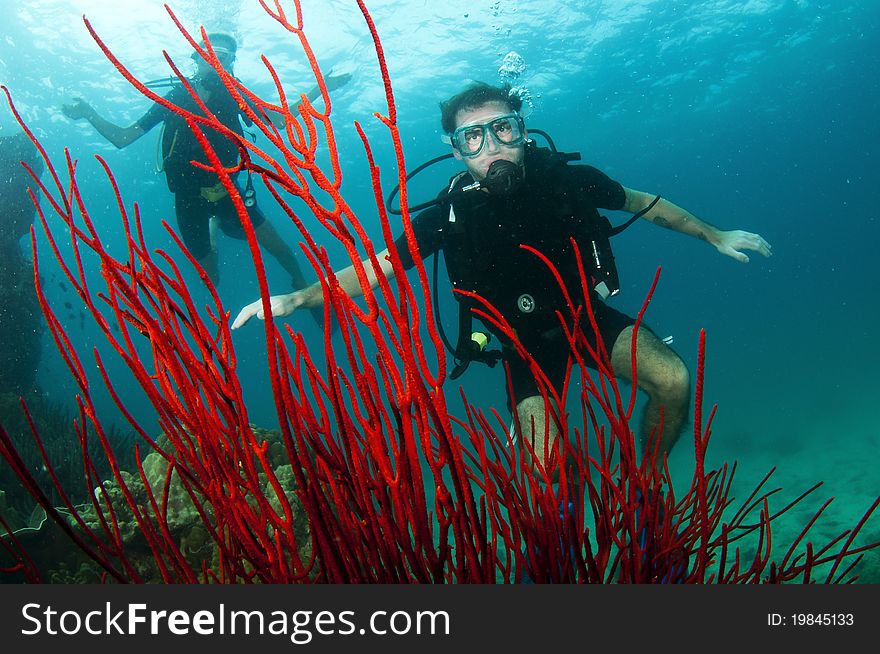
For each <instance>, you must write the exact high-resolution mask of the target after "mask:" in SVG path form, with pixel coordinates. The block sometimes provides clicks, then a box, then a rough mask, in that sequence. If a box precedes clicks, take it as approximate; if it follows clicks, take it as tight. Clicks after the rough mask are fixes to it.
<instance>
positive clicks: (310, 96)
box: [248, 71, 351, 129]
mask: <svg viewBox="0 0 880 654" xmlns="http://www.w3.org/2000/svg"><path fill="white" fill-rule="evenodd" d="M350 79H351V73H343V74H341V75H334V74H333V73H332V71H331V73H330V74H329V75H327V77H325V78H324V84H325V86H326V87H327V92H328V93H329V92H330V91H335V90H336V89H338V88H340V87H341V86H345V85H346V84H348V82H349V80H350ZM320 97H321V87H320V86H318V85H317V84H315V85H314V86H313V87H312V88H310V89H309V90H308V92H307V93H306V99H307V100H308V101H309V102H314V101H315V100H317V99H318V98H320ZM301 104H302V99H299V100H297V101H296V102H294V103H293V104H292V105H290V112H291V113H292V114H294V115H295V114H296V112H297V110H298V108H299V105H301ZM266 113H267V114H268V116H269V120H271V121H272V124H273V125H275V127H277V128H278V129H284V114H283V113H280V112H277V111H268V112H266ZM248 124H250V121H248Z"/></svg>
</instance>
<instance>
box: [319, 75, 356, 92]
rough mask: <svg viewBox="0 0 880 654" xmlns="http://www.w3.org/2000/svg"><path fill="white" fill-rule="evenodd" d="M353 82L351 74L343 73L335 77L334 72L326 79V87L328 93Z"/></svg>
mask: <svg viewBox="0 0 880 654" xmlns="http://www.w3.org/2000/svg"><path fill="white" fill-rule="evenodd" d="M350 81H351V73H342V74H341V75H334V74H333V71H330V73H329V74H328V75H327V77H325V78H324V85H325V86H326V87H327V90H328V91H335V90H336V89H338V88H342V87H343V86H345V85H346V84H348V83H349V82H350Z"/></svg>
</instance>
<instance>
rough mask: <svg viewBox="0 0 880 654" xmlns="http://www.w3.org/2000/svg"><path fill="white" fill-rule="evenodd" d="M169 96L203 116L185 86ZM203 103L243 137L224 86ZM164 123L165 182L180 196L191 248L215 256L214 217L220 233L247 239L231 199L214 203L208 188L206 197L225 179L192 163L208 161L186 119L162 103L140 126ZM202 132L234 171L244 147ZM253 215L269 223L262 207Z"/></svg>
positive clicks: (180, 220)
mask: <svg viewBox="0 0 880 654" xmlns="http://www.w3.org/2000/svg"><path fill="white" fill-rule="evenodd" d="M165 97H166V98H167V99H168V100H169V101H170V102H172V103H174V104H175V105H177V106H179V107H182V108H184V109H186V110H188V111H191V112H193V113H195V114H199V113H201V110H200V109H199V108H198V105H197V104H196V102H195V100H193V98H192V96H190V94H189V92H188V91H187V90H186V88H184V87H183V86H176V87H174V88H173V89H172V90H171V92H170V93H168V95H167V96H165ZM202 100H204V101H205V104H206V105H207V106H208V108H209V109H210V110H211V112H212V113H213V114H214V115H215V116H217V118H218V119H219V120H220V122H221V123H222V124H223V125H225V126H226V127H228V128H229V129H231V130H233V131H234V132H236V133H237V134H240V135H241V134H243V130H242V127H241V123H240V122H239V119H238V115H239V113H240V110H239V107H238V104H237V103H236V102H235V100H234V99H233V98H232V96H231V95H229V92H228V91H227V90H226V89H225V88H224V87H223V86H222V84H220V83H219V81H218V82H217V83H216V84H214V85H212V86H211V93H210V96H209V97H208V99H207V100H205V99H204V98H202ZM161 122H164V123H165V132H164V134H163V136H162V156H163V161H164V169H165V179H166V181H167V182H168V188H169V190H170V191H171V192H172V193H174V202H175V212H176V215H177V226H178V230H179V231H180V235H181V237H182V238H183V242H184V244H185V245H186V247H187V249H188V250H189V251H190V252H191V253H192V255H193V256H194V257H195V258H196V259H202V258H203V257H205V256H207V255H208V254H209V253H210V251H211V239H210V231H209V227H208V226H209V220H210V218H211V216H215V217H216V218H217V219H218V220H219V223H220V228H221V229H222V230H223V232H224V233H225V234H227V235H228V236H231V237H232V238H237V239H244V238H245V234H244V229H243V228H242V226H241V223H240V222H239V219H238V213H237V212H236V211H235V206H234V205H233V203H232V200H231V199H230V197H229V196H228V195H226V194H222V193H221V194H220V196H219V197H216V199H209V198H207V197H205V195H203V189H209V190H208V191H205V194H207V195H208V196H212V194H211V193H210V189H213V188H215V187H217V184H218V182H219V180H218V178H217V174H216V173H215V172H213V171H210V170H202V169H200V168H197V167H195V166H193V165H192V163H190V162H191V161H192V160H196V161H201V162H205V163H207V157H206V156H205V153H204V151H203V150H202V146H201V145H199V142H198V141H197V140H196V137H195V136H194V135H193V133H192V131H191V130H190V128H189V127H187V125H186V123H185V122H184V120H183V118H181V117H180V116H178V115H177V114H175V113H174V112H172V111H170V110H168V109H166V108H165V107H163V106H162V105H160V104H154V105H153V106H152V107H151V108H150V109H149V111H147V113H146V114H144V115H143V116H142V117H141V119H140V120H138V121H137V125H138V126H139V127H140V128H141V129H142V130H143V131H144V132H148V131H149V130H150V129H152V128H153V127H155V126H156V125H157V124H159V123H161ZM202 129H203V131H204V132H205V136H206V137H207V138H208V141H209V142H210V143H211V145H212V146H213V147H214V150H215V151H216V152H217V155H218V157H219V158H220V162H221V163H222V164H223V165H224V166H234V165H235V163H236V162H237V161H238V148H237V147H236V146H235V144H234V143H232V142H231V141H230V140H229V139H227V138H226V137H225V136H223V135H222V134H220V133H219V132H217V131H215V130H212V129H207V128H202ZM236 185H237V184H236ZM239 190H241V189H240V188H239ZM212 197H214V196H212ZM248 214H249V215H250V217H251V221H252V222H253V224H254V227H257V226H258V225H260V224H262V223H263V221H265V220H266V217H265V216H264V215H263V212H262V211H260V209H259V207H258V206H257V205H256V204H254V206H252V207H249V208H248Z"/></svg>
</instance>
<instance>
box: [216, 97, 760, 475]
mask: <svg viewBox="0 0 880 654" xmlns="http://www.w3.org/2000/svg"><path fill="white" fill-rule="evenodd" d="M509 91H510V89H509V88H508V87H495V86H490V85H488V84H485V83H481V82H479V83H475V84H473V85H471V86H470V87H468V88H466V89H465V90H464V91H462V92H461V93H459V94H458V95H455V96H454V97H452V98H451V99H449V100H448V101H446V102H444V103H442V104H441V112H442V116H441V123H442V127H443V131H444V133H445V134H446V135H447V139H448V142H449V144H450V145H451V146H452V152H451V154H452V156H453V157H455V159H456V160H458V161H461V162H462V163H463V164H464V167H465V169H466V170H465V171H464V172H462V173H460V174H459V175H457V176H456V177H454V178H453V179H452V180H451V182H450V183H449V184H448V185H447V186H446V187H445V188H444V189H443V190H442V191H441V193H440V195H439V196H438V199H437V200H436V201H432V202H429V203H425V204H423V205H419V206H418V207H414V209H417V208H420V207H424V206H425V205H430V206H429V207H428V208H427V209H425V210H424V211H422V212H421V213H419V214H418V215H417V216H416V217H415V219H413V221H412V228H413V232H414V234H415V240H416V243H417V244H418V255H419V256H420V257H422V258H423V259H424V258H427V257H429V256H431V255H437V254H438V253H439V252H440V251H441V250H442V251H443V254H444V258H445V261H446V266H447V271H448V273H449V278H450V281H451V282H452V285H453V287H454V288H456V289H463V290H468V291H473V292H475V293H476V294H477V295H479V296H480V297H482V298H484V299H485V300H487V301H488V302H490V303H491V304H492V305H494V306H495V307H496V308H497V309H498V310H499V311H500V313H501V314H502V315H503V316H504V317H505V319H506V320H507V321H508V322H509V323H510V324H511V325H512V326H513V328H514V329H515V330H516V334H517V337H518V338H519V340H520V341H521V343H522V344H523V345H524V346H525V348H526V350H527V351H528V352H529V353H530V354H531V355H532V356H533V357H534V358H535V360H536V361H537V363H538V364H539V365H540V366H541V368H542V369H543V371H544V372H545V373H546V374H547V376H548V378H549V379H550V381H551V383H552V384H553V385H554V387H555V388H556V390H557V391H558V392H560V393H561V392H562V385H563V383H564V380H565V374H566V361H567V359H568V356H569V353H570V348H569V344H568V341H567V339H566V337H565V334H564V333H563V330H562V328H561V326H560V322H559V318H558V317H557V311H558V312H561V315H563V316H568V315H569V313H570V312H569V311H568V305H567V303H566V301H565V299H564V297H563V294H562V291H561V289H560V286H559V283H558V282H557V281H556V279H555V278H554V277H553V275H552V274H551V272H550V270H549V269H548V267H547V266H546V264H544V263H543V262H541V261H540V260H539V259H538V258H537V257H536V256H535V255H534V254H533V253H531V252H528V251H526V250H524V249H522V248H521V247H520V245H521V244H524V245H528V246H531V247H533V248H535V249H536V250H538V251H539V252H541V253H542V254H544V255H545V256H546V257H547V258H548V259H549V260H550V261H551V262H553V264H554V265H555V266H556V267H557V269H558V271H559V273H560V275H561V276H562V280H563V282H564V284H565V286H566V288H567V289H569V290H570V292H572V293H573V294H575V296H576V293H577V292H578V289H580V288H581V278H580V275H579V270H578V266H577V262H576V257H575V253H574V249H573V247H572V245H571V239H572V238H573V239H574V240H575V242H576V243H577V244H578V248H579V250H580V252H581V253H582V256H583V260H584V264H585V266H586V265H587V263H588V262H589V263H591V264H592V265H591V271H590V273H589V274H590V275H591V277H592V278H593V280H594V286H593V288H592V289H591V300H592V306H593V310H594V312H595V317H596V322H597V325H598V332H599V338H601V339H602V342H603V344H604V346H605V348H606V351H607V352H608V353H609V355H610V359H611V364H612V366H613V372H614V374H615V375H616V376H617V377H619V378H623V379H626V380H629V381H632V378H633V374H632V373H633V370H632V362H631V344H632V339H633V334H634V330H633V325H634V323H635V320H634V319H633V318H632V317H630V316H627V315H625V314H623V313H621V312H619V311H617V310H615V309H613V308H612V307H610V306H608V305H607V304H605V302H604V301H603V298H605V297H608V296H610V295H614V294H615V293H616V292H617V290H618V287H617V283H616V272H615V269H614V268H613V258H612V257H611V255H610V250H609V249H608V246H607V235H608V233H609V232H611V233H613V230H609V229H608V227H607V226H608V225H609V223H608V222H607V218H604V217H602V216H600V215H599V212H598V209H608V210H620V211H626V212H629V213H631V214H633V220H635V219H636V218H638V217H642V218H644V219H645V220H647V221H649V222H651V223H653V224H654V225H658V226H662V227H666V228H668V229H672V230H674V231H678V232H681V233H683V234H687V235H689V236H693V237H695V238H698V239H700V240H703V241H705V242H707V243H709V244H711V245H712V246H714V247H715V248H716V249H717V250H718V252H720V253H721V254H724V255H727V256H730V257H732V258H734V259H736V260H737V261H740V262H747V261H748V260H749V258H748V256H747V255H746V254H745V253H744V252H743V250H753V251H756V252H759V253H760V254H762V255H764V256H770V254H771V252H770V245H769V244H768V243H767V242H766V241H765V240H764V239H763V238H762V237H761V236H759V235H757V234H752V233H749V232H745V231H741V230H732V231H722V230H720V229H718V228H716V227H713V226H711V225H709V224H707V223H705V222H703V221H702V220H700V219H699V218H697V217H696V216H694V215H693V214H691V213H689V212H688V211H686V210H684V209H682V208H681V207H678V206H676V205H675V204H673V203H672V202H669V201H668V200H665V199H661V198H660V197H659V196H656V197H655V196H653V195H651V194H649V193H645V192H642V191H637V190H633V189H631V188H626V187H624V186H622V185H621V184H620V183H618V182H616V181H614V180H612V179H610V178H609V177H608V176H607V175H605V174H604V173H602V172H601V171H600V170H598V169H596V168H594V167H592V166H587V165H573V164H571V163H570V160H571V159H574V158H579V155H577V156H574V157H572V156H566V155H562V154H560V153H555V152H553V151H550V150H548V149H546V148H538V147H537V145H536V144H535V143H534V142H533V141H531V140H530V139H529V134H528V131H527V130H526V128H525V124H524V121H523V118H522V116H521V115H520V113H519V112H520V109H521V106H522V100H521V99H519V98H517V97H516V96H513V95H511V94H510V92H509ZM603 236H604V238H603ZM394 246H395V247H396V248H397V251H398V253H399V255H400V258H401V261H402V263H403V266H404V268H405V269H407V270H408V269H410V268H411V267H412V266H414V265H415V262H414V260H413V254H412V253H411V252H410V249H409V247H408V245H407V241H406V238H405V236H401V237H399V238H398V239H397V240H396V241H395V243H394ZM377 259H378V261H379V264H380V267H381V271H382V273H383V274H384V275H385V276H386V277H387V278H389V279H390V278H391V277H392V276H393V275H394V271H393V268H392V265H391V261H390V258H389V257H388V250H385V251H383V252H381V253H379V254H378V255H377ZM435 260H436V256H435ZM363 269H364V270H365V271H366V273H367V278H368V280H369V283H370V285H371V286H372V287H375V286H376V285H377V284H378V282H377V279H376V272H375V271H374V269H373V266H372V265H370V262H369V261H368V260H367V261H364V262H363ZM336 276H337V279H338V281H339V285H340V287H341V288H342V289H343V291H344V292H346V293H347V294H348V295H349V296H352V297H354V296H357V295H361V294H362V293H363V292H364V289H362V288H361V287H360V284H359V281H358V279H357V276H356V274H355V270H354V267H353V266H351V267H348V268H346V269H344V270H342V271H340V272H339V273H337V275H336ZM435 295H436V291H435ZM455 295H456V298H457V299H458V300H459V305H460V309H462V311H461V315H462V316H464V318H461V317H460V321H459V322H460V333H459V343H458V345H457V346H456V347H455V348H454V349H455V355H456V359H458V360H459V362H464V363H466V362H467V361H468V360H469V359H474V360H482V361H484V362H486V363H490V364H492V363H494V361H493V360H492V359H493V358H494V359H495V361H497V359H498V358H503V360H504V361H505V362H506V363H507V365H508V367H509V371H510V384H509V387H508V398H509V400H508V401H509V403H510V404H509V407H508V408H509V409H511V411H512V413H513V415H514V436H516V437H520V438H522V437H525V438H526V439H528V440H529V442H530V443H531V444H532V446H533V448H534V453H535V457H537V459H538V460H539V461H541V462H543V463H545V464H546V459H545V452H546V453H547V454H549V453H550V452H551V451H552V445H553V443H555V441H556V439H557V438H558V436H559V429H558V424H556V416H558V415H559V407H557V406H551V407H550V411H549V415H548V411H547V410H546V409H545V403H544V400H543V398H542V396H541V394H540V392H539V390H538V386H537V383H536V381H535V378H534V375H533V374H532V372H531V371H530V370H529V367H528V365H527V364H526V362H525V360H524V359H523V358H522V357H521V356H519V355H518V354H517V352H516V351H515V350H514V349H513V348H512V347H510V346H509V344H506V343H505V342H504V335H503V334H502V333H500V332H498V333H496V337H498V338H499V339H500V340H501V343H502V346H503V349H502V350H501V351H500V354H496V355H495V356H494V357H488V356H484V354H483V352H484V350H482V345H483V343H484V342H485V339H482V341H481V342H474V341H472V343H474V344H469V343H468V341H470V340H471V339H470V337H471V334H472V332H471V330H470V328H469V327H468V324H469V323H468V317H469V316H470V311H469V310H466V309H467V308H468V307H467V306H462V304H463V303H466V298H464V297H463V296H461V295H460V294H458V293H456V294H455ZM322 303H323V295H322V291H321V287H320V285H319V284H314V285H312V286H309V287H308V288H304V289H301V290H298V291H295V292H293V293H290V294H287V295H277V296H273V297H272V298H271V300H270V306H271V310H272V314H273V315H274V316H288V315H290V314H291V313H293V312H294V311H296V310H298V309H300V308H313V307H316V306H318V305H320V304H322ZM254 316H256V317H257V318H260V319H262V318H264V316H263V307H262V302H261V301H259V300H258V301H256V302H253V303H251V304H249V305H247V306H246V307H244V308H243V309H242V310H241V311H240V313H239V314H238V316H237V317H236V318H235V320H234V322H233V324H232V328H233V329H238V328H240V327H241V326H242V325H244V324H245V323H247V322H248V321H249V320H250V319H251V318H253V317H254ZM437 322H438V324H439V323H440V321H439V319H438V321H437ZM584 323H586V324H584ZM579 328H580V329H581V330H582V331H583V333H584V336H585V337H586V339H587V342H588V343H589V344H590V345H591V347H593V348H595V347H596V345H597V344H596V337H595V334H594V330H593V329H592V328H591V325H590V324H589V323H588V321H587V320H586V319H585V318H581V324H580V325H579ZM490 329H491V328H490ZM463 336H464V338H463ZM637 339H638V342H637V348H636V370H637V371H638V375H637V383H638V386H639V387H640V388H641V389H643V390H644V391H645V392H646V393H647V394H648V396H649V400H648V403H647V406H646V409H645V413H644V416H643V421H642V426H641V436H642V444H643V446H645V447H647V446H648V445H649V443H648V439H649V437H650V436H651V434H652V432H653V431H654V430H656V429H657V428H658V427H662V430H661V432H660V434H659V445H658V453H657V465H658V466H662V465H663V463H662V462H663V459H664V455H665V454H667V453H668V452H669V451H670V450H671V448H672V446H673V445H674V444H675V442H676V439H677V438H678V436H679V434H680V432H681V430H682V428H683V425H684V423H685V420H686V418H687V409H688V404H689V389H690V379H689V373H688V369H687V367H686V366H685V364H684V362H683V361H682V359H681V358H680V357H679V356H678V355H677V354H676V353H675V352H674V351H673V350H672V349H671V348H670V347H669V346H668V345H667V343H666V342H664V340H661V339H660V338H658V337H657V336H656V335H655V334H653V333H652V332H651V331H650V329H648V328H646V327H645V326H644V325H642V326H641V327H640V328H639V330H638V332H637ZM496 352H497V350H496ZM585 359H586V363H587V364H588V365H589V364H590V363H591V361H590V357H589V356H586V357H585ZM592 367H594V368H595V364H593V366H592ZM661 416H662V420H661Z"/></svg>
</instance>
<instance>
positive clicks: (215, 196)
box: [199, 182, 228, 202]
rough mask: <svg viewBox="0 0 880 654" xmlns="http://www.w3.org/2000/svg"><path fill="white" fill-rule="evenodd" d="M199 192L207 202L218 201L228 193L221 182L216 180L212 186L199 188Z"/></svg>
mask: <svg viewBox="0 0 880 654" xmlns="http://www.w3.org/2000/svg"><path fill="white" fill-rule="evenodd" d="M199 194H200V195H201V196H202V197H203V198H205V199H206V200H207V201H208V202H219V201H220V200H222V199H223V198H225V197H226V196H227V195H228V194H227V192H226V188H225V187H224V186H223V182H217V183H216V184H214V186H203V187H202V188H201V189H199Z"/></svg>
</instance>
